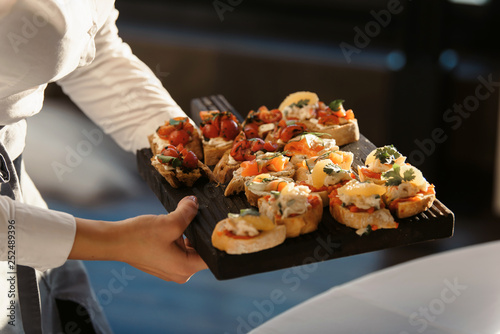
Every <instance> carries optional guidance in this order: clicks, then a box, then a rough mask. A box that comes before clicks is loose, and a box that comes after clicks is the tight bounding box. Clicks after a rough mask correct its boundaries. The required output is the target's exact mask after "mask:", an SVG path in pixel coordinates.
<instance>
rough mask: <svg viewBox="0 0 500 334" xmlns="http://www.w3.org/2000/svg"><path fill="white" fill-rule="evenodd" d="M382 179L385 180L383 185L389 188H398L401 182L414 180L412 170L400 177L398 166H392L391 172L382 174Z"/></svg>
mask: <svg viewBox="0 0 500 334" xmlns="http://www.w3.org/2000/svg"><path fill="white" fill-rule="evenodd" d="M382 175H383V177H384V178H386V179H387V181H385V185H386V186H388V187H390V186H399V185H400V184H401V183H402V182H409V181H412V180H413V179H415V171H414V170H413V168H410V169H408V170H406V171H405V172H404V173H403V176H401V173H400V167H399V165H398V164H394V165H393V166H392V170H390V171H388V172H385V173H384V174H382Z"/></svg>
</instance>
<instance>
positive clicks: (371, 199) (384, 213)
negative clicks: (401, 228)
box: [329, 180, 398, 235]
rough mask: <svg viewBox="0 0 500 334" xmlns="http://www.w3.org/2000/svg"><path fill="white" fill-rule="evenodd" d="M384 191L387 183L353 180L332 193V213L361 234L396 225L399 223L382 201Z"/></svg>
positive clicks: (336, 218) (339, 220)
mask: <svg viewBox="0 0 500 334" xmlns="http://www.w3.org/2000/svg"><path fill="white" fill-rule="evenodd" d="M385 192H386V188H385V186H382V185H378V184H375V183H373V182H359V181H358V180H351V181H349V182H348V183H346V184H345V185H344V186H342V187H340V188H338V189H334V190H333V191H332V192H331V193H330V195H329V197H330V208H329V209H330V213H331V214H332V216H333V218H335V220H337V221H338V222H339V223H342V224H344V225H346V226H349V227H351V228H354V229H356V233H357V234H359V235H362V234H364V233H365V232H366V231H374V230H377V229H381V228H384V229H390V228H397V227H398V223H397V222H395V221H394V218H393V216H392V215H391V213H390V211H389V210H387V209H386V208H385V204H384V202H383V201H382V196H383V195H384V194H385Z"/></svg>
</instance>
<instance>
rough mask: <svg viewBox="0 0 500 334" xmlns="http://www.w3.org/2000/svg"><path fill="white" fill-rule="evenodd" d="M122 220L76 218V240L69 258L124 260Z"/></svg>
mask: <svg viewBox="0 0 500 334" xmlns="http://www.w3.org/2000/svg"><path fill="white" fill-rule="evenodd" d="M123 230H124V228H123V223H122V222H107V221H98V220H90V219H83V218H76V234H75V241H74V243H73V247H72V249H71V252H70V253H69V257H68V258H69V259H73V260H101V261H107V260H111V261H123V260H124V258H123V256H121V254H123V244H124V240H123V239H124V237H125V235H124V231H123Z"/></svg>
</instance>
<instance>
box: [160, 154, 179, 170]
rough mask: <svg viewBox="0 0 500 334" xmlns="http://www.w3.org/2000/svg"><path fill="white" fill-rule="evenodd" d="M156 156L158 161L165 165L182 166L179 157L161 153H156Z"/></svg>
mask: <svg viewBox="0 0 500 334" xmlns="http://www.w3.org/2000/svg"><path fill="white" fill-rule="evenodd" d="M156 158H158V161H160V162H161V163H162V164H167V165H170V166H172V167H174V168H175V167H181V166H182V162H181V159H179V158H175V157H171V156H167V155H162V154H158V155H157V156H156Z"/></svg>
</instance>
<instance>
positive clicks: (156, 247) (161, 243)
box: [124, 196, 207, 283]
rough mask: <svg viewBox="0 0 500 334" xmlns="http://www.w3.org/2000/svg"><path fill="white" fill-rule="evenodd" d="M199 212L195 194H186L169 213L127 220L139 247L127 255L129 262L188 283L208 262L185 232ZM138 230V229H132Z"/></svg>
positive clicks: (170, 279) (168, 279)
mask: <svg viewBox="0 0 500 334" xmlns="http://www.w3.org/2000/svg"><path fill="white" fill-rule="evenodd" d="M197 212H198V201H197V199H196V197H194V196H189V197H185V198H183V199H182V200H181V201H180V202H179V204H178V205H177V208H176V209H175V211H173V212H171V213H169V214H167V215H159V216H139V217H135V218H131V219H130V220H128V221H125V222H126V224H128V225H129V227H130V229H131V235H132V236H133V239H135V240H134V241H133V242H132V243H133V244H135V245H136V248H135V249H136V251H134V252H130V254H129V256H128V257H127V258H126V259H124V261H125V262H127V263H129V264H130V265H132V266H134V267H136V268H138V269H140V270H142V271H144V272H147V273H149V274H151V275H154V276H157V277H159V278H161V279H163V280H166V281H174V282H177V283H185V282H187V281H188V280H189V278H190V277H191V276H192V275H193V274H194V273H196V272H198V271H200V270H202V269H206V268H207V265H206V264H205V262H203V260H202V259H201V257H200V256H199V255H198V253H197V252H196V251H195V250H194V248H192V247H190V245H189V241H188V239H184V238H183V236H182V234H183V233H184V230H185V229H186V227H187V226H188V225H189V223H190V222H191V221H192V220H193V218H194V217H195V216H196V213H197ZM133 231H135V232H133Z"/></svg>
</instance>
